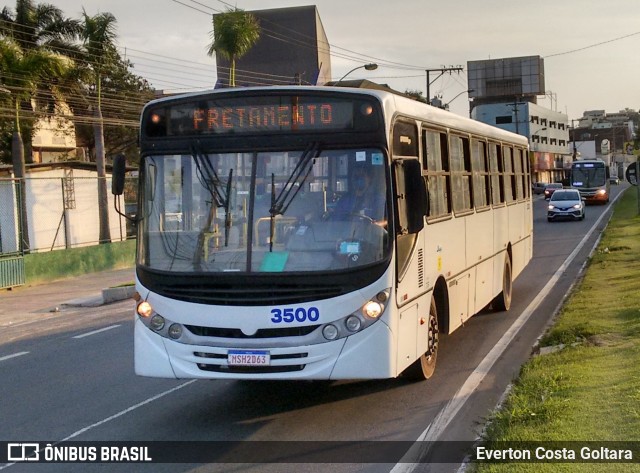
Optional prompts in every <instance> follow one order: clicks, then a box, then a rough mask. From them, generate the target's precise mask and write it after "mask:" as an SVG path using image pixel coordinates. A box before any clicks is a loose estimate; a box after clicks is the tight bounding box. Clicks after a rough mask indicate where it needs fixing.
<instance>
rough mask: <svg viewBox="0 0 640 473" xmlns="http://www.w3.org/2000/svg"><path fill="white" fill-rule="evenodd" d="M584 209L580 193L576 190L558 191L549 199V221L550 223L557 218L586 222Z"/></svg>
mask: <svg viewBox="0 0 640 473" xmlns="http://www.w3.org/2000/svg"><path fill="white" fill-rule="evenodd" d="M584 207H585V205H584V202H583V200H582V198H581V197H580V192H578V191H577V190H576V189H558V190H556V191H555V192H554V193H553V194H552V195H551V198H550V199H549V207H548V209H547V220H548V221H549V222H551V221H553V220H555V219H557V218H570V219H574V220H584V217H585V212H584Z"/></svg>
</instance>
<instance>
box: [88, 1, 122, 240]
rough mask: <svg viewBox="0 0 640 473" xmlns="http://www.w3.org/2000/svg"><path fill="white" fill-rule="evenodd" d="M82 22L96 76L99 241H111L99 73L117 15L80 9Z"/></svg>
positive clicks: (109, 51) (110, 51)
mask: <svg viewBox="0 0 640 473" xmlns="http://www.w3.org/2000/svg"><path fill="white" fill-rule="evenodd" d="M82 14H83V22H82V32H81V37H82V40H83V47H84V50H85V53H86V64H88V65H90V66H89V67H90V69H91V70H92V71H93V74H94V78H95V92H96V101H95V103H94V108H93V110H94V118H95V122H94V125H93V132H94V137H95V150H96V170H97V173H98V215H99V225H100V231H99V236H98V239H99V241H100V243H109V242H110V241H111V232H110V230H109V203H108V196H107V173H106V168H105V151H104V123H103V119H102V109H101V102H102V95H101V85H102V74H103V71H104V70H105V68H106V67H107V65H108V64H109V63H110V62H111V61H112V59H113V51H114V50H115V48H114V47H113V43H114V40H115V37H116V33H115V27H116V18H115V16H113V15H112V14H111V13H98V14H97V15H94V16H89V15H87V12H86V11H84V10H83V11H82Z"/></svg>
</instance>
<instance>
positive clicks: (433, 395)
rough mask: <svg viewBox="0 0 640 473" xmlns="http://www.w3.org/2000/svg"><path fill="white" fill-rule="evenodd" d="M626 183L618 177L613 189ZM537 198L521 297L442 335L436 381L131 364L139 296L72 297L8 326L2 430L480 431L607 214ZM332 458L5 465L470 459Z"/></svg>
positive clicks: (145, 433) (405, 437) (16, 471)
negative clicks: (56, 308)
mask: <svg viewBox="0 0 640 473" xmlns="http://www.w3.org/2000/svg"><path fill="white" fill-rule="evenodd" d="M624 188H625V186H622V185H621V186H612V193H613V196H614V198H615V196H617V194H618V193H619V192H620V191H621V190H622V189H624ZM534 199H535V200H534V258H533V260H532V261H531V263H530V264H529V266H528V267H527V268H526V270H525V271H524V273H523V274H522V275H521V276H520V277H519V278H518V279H517V280H516V281H515V284H514V296H513V303H512V308H511V310H510V311H509V312H508V313H492V312H486V313H481V314H478V315H476V316H475V317H473V318H472V319H470V321H469V322H467V323H466V324H465V326H464V327H462V328H460V329H459V330H457V331H456V332H455V333H454V334H452V335H450V336H445V337H442V343H441V347H440V352H439V355H438V367H437V369H436V374H435V375H434V377H433V378H432V379H430V380H428V381H426V382H421V383H411V382H409V381H406V380H402V379H398V380H383V381H360V382H358V381H355V382H346V381H345V382H333V383H328V382H327V383H323V382H239V381H193V380H191V381H189V380H187V381H185V380H182V381H181V380H177V381H174V380H161V379H149V378H139V377H136V376H135V375H134V374H133V321H132V308H133V306H132V303H131V301H123V302H120V303H115V304H111V305H108V306H102V307H97V308H69V309H65V310H63V311H61V312H60V313H58V314H55V316H51V317H43V318H42V320H32V321H29V322H24V323H21V324H18V325H16V326H11V327H6V328H5V329H4V330H3V332H2V333H0V379H1V383H0V396H1V397H0V398H1V399H2V402H1V403H0V419H1V424H0V425H1V427H0V440H1V441H9V442H18V441H21V442H32V441H39V442H44V443H52V444H54V443H55V442H60V441H63V440H64V441H81V442H85V441H96V442H107V441H178V440H179V441H224V440H252V441H272V440H282V441H352V440H375V441H378V440H387V441H414V440H416V439H426V440H445V441H449V440H465V441H466V440H469V441H472V440H473V439H475V438H476V437H477V435H478V433H479V432H480V430H481V428H482V424H483V422H484V421H485V420H486V418H487V416H488V415H489V413H490V411H491V410H492V409H493V408H494V407H495V406H496V404H497V402H498V401H499V399H500V397H501V396H502V394H503V393H504V391H505V388H506V387H507V386H508V384H509V382H510V381H511V380H512V379H513V378H514V377H515V376H516V375H517V373H518V371H519V368H520V366H521V364H522V363H523V362H524V361H525V360H526V359H527V358H528V357H529V356H530V355H531V351H532V347H533V345H534V344H535V341H536V339H537V338H538V337H539V335H540V334H541V333H542V332H543V331H544V328H545V327H546V326H547V325H548V324H549V323H550V321H551V319H552V317H553V315H554V314H555V312H556V309H557V307H558V306H559V305H560V304H561V302H562V300H563V297H564V296H565V294H566V293H567V292H568V291H569V290H570V288H571V287H572V285H573V283H574V281H575V280H576V277H577V276H578V274H579V272H580V270H581V268H582V267H583V265H584V262H585V261H586V259H587V257H588V254H589V252H590V251H591V250H592V248H593V246H594V244H595V242H596V241H597V238H598V236H599V234H600V232H601V230H602V229H603V228H604V226H605V225H606V221H607V220H608V219H607V218H606V217H607V216H606V215H604V216H603V214H604V213H605V212H608V211H609V210H610V207H609V206H606V207H605V206H589V207H587V217H586V219H585V220H584V221H582V222H554V223H548V222H547V221H546V216H545V211H546V202H545V201H544V200H543V199H542V198H541V197H540V196H536V197H535V198H534ZM600 217H603V218H600ZM592 228H593V229H594V231H593V232H592V233H590V231H591V230H592ZM578 247H579V249H578V250H576V249H577V248H578ZM568 258H570V259H571V261H570V262H567V259H568ZM558 268H561V272H558ZM549 281H551V283H550V284H549ZM541 296H544V298H542V297H541ZM510 328H511V331H509V330H510ZM505 333H508V334H509V336H508V337H506V338H503V335H504V334H505ZM503 345H504V346H503ZM496 346H498V347H501V348H500V349H494V347H496ZM492 349H493V351H492ZM329 460H330V461H334V462H336V463H334V464H331V465H327V464H320V463H305V464H276V463H268V464H238V463H236V464H215V463H209V464H195V463H194V464H183V463H181V464H172V463H163V464H158V463H155V464H136V465H131V464H115V463H109V464H102V465H89V464H78V463H57V464H56V463H50V464H38V465H35V464H27V463H9V464H6V465H3V464H0V470H2V471H3V472H4V471H7V472H10V473H21V472H30V471H41V472H86V471H94V470H97V469H98V468H99V469H100V471H107V472H130V471H149V472H205V471H206V472H210V471H221V472H222V471H238V472H240V471H242V472H261V473H263V472H279V473H280V472H286V471H291V472H300V471H309V472H323V471H336V472H360V471H366V472H390V471H392V472H394V473H408V472H413V471H415V472H422V471H435V472H438V471H456V470H457V469H458V467H459V462H456V463H451V464H444V463H440V464H427V463H410V464H408V463H400V464H395V463H385V464H382V463H358V464H356V463H340V460H339V459H337V458H336V457H335V455H334V456H329V457H328V461H329ZM415 460H416V459H415V458H414V457H411V456H407V457H406V458H405V459H404V460H403V461H404V462H413V461H415ZM460 460H462V457H460Z"/></svg>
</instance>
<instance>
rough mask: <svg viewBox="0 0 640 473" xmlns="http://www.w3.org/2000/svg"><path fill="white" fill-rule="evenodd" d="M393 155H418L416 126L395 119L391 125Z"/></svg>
mask: <svg viewBox="0 0 640 473" xmlns="http://www.w3.org/2000/svg"><path fill="white" fill-rule="evenodd" d="M393 155H394V156H411V157H414V158H417V157H418V127H417V126H416V124H415V123H407V122H403V121H397V122H395V123H394V125H393Z"/></svg>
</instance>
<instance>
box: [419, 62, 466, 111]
mask: <svg viewBox="0 0 640 473" xmlns="http://www.w3.org/2000/svg"><path fill="white" fill-rule="evenodd" d="M425 72H426V73H427V103H428V104H429V105H431V94H430V86H431V84H433V83H434V82H435V81H437V80H438V79H439V78H440V77H442V75H443V74H444V73H445V72H448V73H449V74H451V73H452V72H457V73H460V72H462V67H461V66H456V67H453V66H451V67H443V68H440V69H426V70H425ZM431 72H439V73H440V75H438V77H436V78H435V79H433V80H432V81H431V82H429V74H430V73H431Z"/></svg>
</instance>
